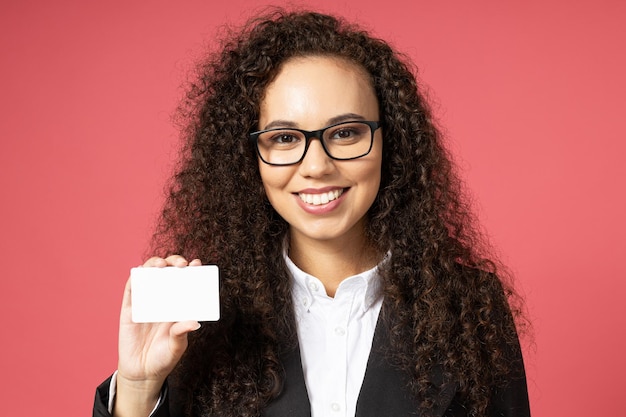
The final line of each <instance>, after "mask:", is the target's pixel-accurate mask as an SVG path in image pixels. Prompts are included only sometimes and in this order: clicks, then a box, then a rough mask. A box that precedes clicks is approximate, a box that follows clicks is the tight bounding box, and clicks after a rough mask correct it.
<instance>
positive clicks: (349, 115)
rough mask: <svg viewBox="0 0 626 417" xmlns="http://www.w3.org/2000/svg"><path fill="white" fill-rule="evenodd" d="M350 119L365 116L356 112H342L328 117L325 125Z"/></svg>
mask: <svg viewBox="0 0 626 417" xmlns="http://www.w3.org/2000/svg"><path fill="white" fill-rule="evenodd" d="M350 120H365V117H363V116H361V115H360V114H356V113H344V114H341V115H339V116H335V117H333V118H330V119H328V121H327V122H326V126H330V125H334V124H337V123H341V122H348V121H350Z"/></svg>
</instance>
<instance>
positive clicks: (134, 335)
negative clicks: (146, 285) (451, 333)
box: [113, 255, 201, 417]
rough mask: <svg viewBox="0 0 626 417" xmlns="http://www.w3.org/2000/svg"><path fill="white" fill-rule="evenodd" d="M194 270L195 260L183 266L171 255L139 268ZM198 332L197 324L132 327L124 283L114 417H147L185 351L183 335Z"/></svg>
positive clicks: (183, 259) (141, 325) (155, 258)
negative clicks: (191, 267) (185, 268)
mask: <svg viewBox="0 0 626 417" xmlns="http://www.w3.org/2000/svg"><path fill="white" fill-rule="evenodd" d="M188 265H189V266H197V265H201V262H200V260H199V259H194V260H193V261H191V262H189V263H188V262H187V260H186V259H185V258H183V257H182V256H178V255H172V256H169V257H167V258H165V259H163V258H157V257H153V258H150V259H148V260H147V261H146V263H144V264H143V267H157V268H162V267H165V266H176V267H186V266H188ZM199 328H200V323H198V322H197V321H183V322H178V323H133V321H132V320H131V289H130V279H129V280H128V281H127V283H126V288H125V290H124V299H123V301H122V311H121V314H120V334H119V361H118V367H117V371H118V372H117V393H116V397H115V408H114V413H113V414H114V415H115V416H116V417H125V416H148V415H149V414H150V412H151V411H152V409H153V408H154V406H155V404H156V402H157V400H158V398H159V394H160V392H161V387H162V386H163V383H164V382H165V378H167V376H168V375H169V374H170V372H172V370H173V369H174V367H175V366H176V364H177V363H178V361H179V360H180V358H181V356H182V355H183V353H184V352H185V350H186V349H187V334H188V333H189V332H191V331H194V330H197V329H199Z"/></svg>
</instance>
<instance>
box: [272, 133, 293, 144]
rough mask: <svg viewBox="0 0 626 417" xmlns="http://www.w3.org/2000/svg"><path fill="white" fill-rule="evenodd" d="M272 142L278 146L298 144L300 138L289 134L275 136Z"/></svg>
mask: <svg viewBox="0 0 626 417" xmlns="http://www.w3.org/2000/svg"><path fill="white" fill-rule="evenodd" d="M272 142H274V143H277V144H285V145H288V144H293V143H296V142H298V138H297V137H296V136H295V135H292V134H289V133H281V134H278V135H275V136H274V137H273V138H272Z"/></svg>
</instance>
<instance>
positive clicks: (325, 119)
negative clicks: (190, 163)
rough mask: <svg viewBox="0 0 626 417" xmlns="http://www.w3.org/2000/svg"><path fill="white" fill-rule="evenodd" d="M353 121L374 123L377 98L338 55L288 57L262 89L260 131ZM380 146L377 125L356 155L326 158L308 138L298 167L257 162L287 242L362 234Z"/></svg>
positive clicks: (363, 78)
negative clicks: (287, 235)
mask: <svg viewBox="0 0 626 417" xmlns="http://www.w3.org/2000/svg"><path fill="white" fill-rule="evenodd" d="M354 120H366V121H378V120H379V108H378V100H377V98H376V94H375V92H374V88H373V86H372V84H371V81H370V80H369V78H368V77H367V75H366V73H365V71H364V70H363V69H361V68H360V67H358V66H357V65H355V64H353V63H350V62H348V61H345V60H342V59H338V58H331V57H319V56H317V57H304V58H293V59H291V60H289V61H287V62H286V63H285V64H283V66H282V68H281V70H280V72H279V73H278V75H277V77H276V78H275V79H274V81H273V82H272V83H270V84H269V85H268V87H267V90H266V91H265V96H264V98H263V100H262V101H261V106H260V115H259V130H265V129H269V128H277V127H286V128H296V129H304V130H319V129H322V128H324V127H326V126H328V125H331V124H335V123H340V122H343V121H354ZM382 146H383V145H382V133H381V129H378V130H376V131H375V134H374V143H373V147H372V150H371V151H370V153H369V154H367V155H365V156H364V157H361V158H358V159H353V160H346V161H338V160H334V159H331V158H330V157H329V156H328V155H327V154H326V153H325V152H324V149H323V148H322V144H321V143H320V141H319V140H318V139H315V138H314V139H312V140H311V143H310V146H309V148H308V150H307V152H306V155H305V156H304V159H303V160H302V161H301V162H300V163H298V164H295V165H289V166H271V165H267V164H266V163H264V162H263V161H261V160H260V159H259V168H260V172H261V179H262V181H263V185H264V187H265V192H266V194H267V197H268V199H269V201H270V203H271V204H272V206H273V207H274V209H275V210H276V211H277V212H278V213H279V214H280V215H281V216H282V218H283V219H285V220H286V221H287V222H288V223H289V225H290V232H291V239H292V240H293V239H310V240H314V241H325V240H335V239H344V241H345V242H346V243H347V242H350V243H352V244H354V243H356V242H358V241H359V240H361V239H363V238H364V233H363V232H364V229H365V222H366V217H365V216H366V213H367V211H368V209H369V208H370V207H371V205H372V203H373V202H374V199H375V198H376V194H377V193H378V188H379V186H380V176H381V172H380V171H381V161H382ZM337 195H338V196H337ZM346 238H347V239H348V240H345V239H346ZM354 239H357V241H356V242H355V240H354ZM301 241H302V240H301Z"/></svg>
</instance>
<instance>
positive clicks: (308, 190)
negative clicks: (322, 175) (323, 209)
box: [294, 185, 347, 194]
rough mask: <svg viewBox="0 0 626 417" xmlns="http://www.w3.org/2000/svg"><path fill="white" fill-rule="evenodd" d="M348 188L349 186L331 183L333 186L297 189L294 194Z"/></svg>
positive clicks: (317, 192) (320, 192) (321, 192)
mask: <svg viewBox="0 0 626 417" xmlns="http://www.w3.org/2000/svg"><path fill="white" fill-rule="evenodd" d="M346 189H347V188H344V187H336V186H332V185H331V186H328V187H323V188H305V189H303V190H300V191H296V192H295V193H294V194H323V193H327V192H329V191H335V190H346Z"/></svg>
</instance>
